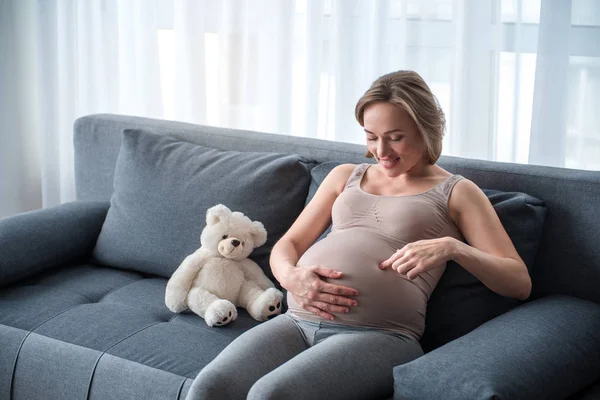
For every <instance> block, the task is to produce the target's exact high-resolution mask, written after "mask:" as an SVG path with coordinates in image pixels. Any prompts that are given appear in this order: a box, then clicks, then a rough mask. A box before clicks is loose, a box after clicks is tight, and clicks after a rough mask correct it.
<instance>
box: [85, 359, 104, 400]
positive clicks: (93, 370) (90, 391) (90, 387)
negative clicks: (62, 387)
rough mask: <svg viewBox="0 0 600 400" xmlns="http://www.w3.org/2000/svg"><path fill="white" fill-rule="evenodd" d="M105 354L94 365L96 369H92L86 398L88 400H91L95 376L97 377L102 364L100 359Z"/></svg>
mask: <svg viewBox="0 0 600 400" xmlns="http://www.w3.org/2000/svg"><path fill="white" fill-rule="evenodd" d="M103 355H104V353H102V354H100V356H99V357H98V358H97V359H96V363H95V364H94V368H92V374H91V375H90V380H89V383H88V388H87V395H86V396H85V398H86V400H90V395H91V394H92V383H93V381H94V376H95V375H96V368H98V364H99V363H100V359H101V358H102V356H103Z"/></svg>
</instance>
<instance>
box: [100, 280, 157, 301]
mask: <svg viewBox="0 0 600 400" xmlns="http://www.w3.org/2000/svg"><path fill="white" fill-rule="evenodd" d="M145 279H148V278H140V279H138V280H136V281H133V282H129V283H128V284H126V285H123V286H121V287H118V288H114V289H113V290H111V291H110V292H108V293H106V294H105V295H104V296H102V297H101V298H100V299H98V301H96V303H100V302H101V301H102V300H104V299H105V298H106V297H107V296H109V295H111V294H113V293H115V292H116V291H118V290H121V289H124V288H126V287H127V286H129V285H133V284H134V283H138V282H140V281H143V280H145Z"/></svg>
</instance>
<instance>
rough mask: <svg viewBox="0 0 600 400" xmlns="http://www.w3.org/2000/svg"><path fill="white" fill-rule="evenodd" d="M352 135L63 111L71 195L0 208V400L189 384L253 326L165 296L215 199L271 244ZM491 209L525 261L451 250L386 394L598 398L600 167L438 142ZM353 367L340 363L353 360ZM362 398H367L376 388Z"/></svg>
mask: <svg viewBox="0 0 600 400" xmlns="http://www.w3.org/2000/svg"><path fill="white" fill-rule="evenodd" d="M364 150H365V148H364V146H360V145H355V144H348V143H337V142H330V141H324V140H318V139H311V138H303V137H294V136H287V135H279V134H269V133H262V132H251V131H243V130H235V129H224V128H216V127H209V126H200V125H194V124H189V123H182V122H174V121H163V120H155V119H148V118H141V117H134V116H124V115H111V114H98V115H89V116H84V117H82V118H79V119H77V120H76V121H75V123H74V151H75V182H76V198H77V200H76V201H73V202H70V203H66V204H62V205H59V206H56V207H51V208H46V209H41V210H36V211H32V212H27V213H23V214H19V215H15V216H11V217H7V218H4V219H2V220H0V255H1V257H0V400H5V399H6V400H8V399H15V400H20V399H23V400H33V399H61V400H62V399H157V400H158V399H161V400H162V399H185V397H186V394H187V393H188V391H189V388H190V385H191V384H192V382H193V379H194V378H195V376H196V375H197V374H198V372H199V371H200V370H201V369H202V368H203V367H204V366H205V365H206V364H207V363H209V362H210V361H211V360H212V359H213V358H214V357H215V356H216V355H217V354H218V353H219V352H220V351H221V350H222V349H223V348H224V347H225V346H227V344H228V343H230V342H231V341H232V340H233V339H235V338H236V337H237V336H239V335H240V334H241V333H243V332H244V331H246V330H247V329H250V328H251V327H253V326H255V325H257V324H258V322H257V321H254V320H253V319H252V318H250V317H249V315H248V314H247V313H246V312H245V311H244V310H240V311H239V315H238V318H237V319H236V320H235V321H233V322H232V323H230V324H228V325H226V326H224V327H218V328H217V327H212V328H211V327H208V326H207V325H206V324H205V323H204V321H203V320H202V319H201V318H200V317H198V316H196V315H194V314H193V313H191V312H189V311H185V312H182V313H179V314H174V313H172V312H170V311H169V310H168V309H167V307H166V306H165V304H164V295H165V286H166V282H167V280H168V279H169V277H170V275H171V274H172V273H173V272H174V271H175V269H176V268H177V267H178V266H179V264H180V262H181V261H182V260H183V259H184V258H185V256H186V255H188V254H190V253H191V252H193V251H194V250H195V249H196V248H197V247H199V236H200V232H201V231H202V229H203V227H204V224H205V215H206V210H207V209H208V208H209V207H210V206H212V205H215V204H218V203H222V204H225V205H227V206H228V207H229V208H231V209H232V210H237V211H241V212H244V213H245V214H246V215H248V216H249V217H250V218H251V219H253V220H259V221H261V222H263V224H264V225H265V228H266V229H267V232H268V239H267V243H266V244H265V245H264V246H262V247H260V248H257V249H255V251H254V252H253V254H252V256H251V258H252V259H253V260H255V261H256V262H257V263H258V264H259V265H260V266H261V267H262V268H263V269H264V271H265V273H267V275H268V276H269V277H270V278H271V279H274V278H273V275H272V273H271V271H270V269H269V265H268V257H269V251H270V249H271V248H272V246H273V245H274V243H275V242H276V241H277V239H278V238H279V237H281V235H283V233H284V232H285V231H286V229H287V228H288V227H289V226H290V225H291V223H292V222H293V221H294V219H295V217H296V216H297V215H298V214H299V213H300V212H301V210H302V208H303V207H304V206H305V204H306V203H307V202H308V201H309V200H310V198H311V197H312V195H313V194H314V192H315V190H316V188H317V187H318V185H319V184H320V182H322V180H323V178H324V176H326V174H327V173H328V172H329V171H330V170H331V169H332V168H333V167H335V166H336V165H338V164H340V163H363V162H372V161H369V160H367V159H365V157H364ZM439 165H441V166H442V167H443V168H445V169H447V170H448V171H450V172H452V173H457V174H461V175H463V176H465V177H466V178H469V179H471V180H472V181H474V182H475V183H476V184H478V185H479V186H480V187H481V188H482V189H483V190H484V192H485V193H486V195H487V196H488V198H489V199H490V201H491V202H492V204H493V205H494V208H495V209H496V211H497V212H498V215H499V216H500V219H501V221H502V223H503V224H504V226H505V228H506V230H507V232H508V233H509V236H510V237H511V239H512V241H513V243H514V244H515V247H516V248H517V250H518V251H519V254H520V255H521V257H522V258H523V260H524V261H525V263H526V264H527V267H528V268H529V271H530V274H531V276H532V282H533V290H532V294H531V296H530V298H529V299H527V300H526V301H518V300H514V299H508V298H504V297H501V296H498V295H496V294H495V293H493V292H491V291H490V290H489V289H487V288H486V287H485V286H483V285H482V284H481V283H480V282H479V281H477V279H475V278H474V277H473V276H471V275H470V274H469V273H467V272H466V271H465V270H464V269H462V268H461V267H460V266H459V265H457V264H454V263H452V262H450V263H448V266H447V269H446V271H445V273H444V275H443V276H442V279H441V281H440V282H439V284H438V287H437V288H436V289H435V290H434V292H433V294H432V296H431V298H430V300H429V305H428V312H427V319H426V328H425V333H424V335H423V338H422V341H421V343H422V346H423V349H424V350H425V354H424V355H423V356H422V357H420V358H418V359H416V360H414V361H411V362H409V363H406V364H403V365H399V366H396V367H394V368H393V370H392V371H390V374H392V376H393V380H394V393H393V395H392V393H390V394H389V396H390V397H391V396H393V398H394V399H461V400H463V399H481V400H483V399H587V400H589V399H595V398H600V305H599V304H600V218H599V217H598V212H600V202H599V200H598V199H600V172H596V171H580V170H572V169H562V168H551V167H543V166H533V165H519V164H512V163H500V162H491V161H482V160H473V159H466V158H458V157H450V156H442V157H441V158H440V160H439ZM349 368H350V366H349ZM374 398H375V397H374Z"/></svg>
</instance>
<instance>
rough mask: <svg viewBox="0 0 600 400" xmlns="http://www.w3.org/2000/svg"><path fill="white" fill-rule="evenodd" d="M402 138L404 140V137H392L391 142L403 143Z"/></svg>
mask: <svg viewBox="0 0 600 400" xmlns="http://www.w3.org/2000/svg"><path fill="white" fill-rule="evenodd" d="M402 138H403V136H391V137H390V140H391V141H392V142H399V141H401V140H402Z"/></svg>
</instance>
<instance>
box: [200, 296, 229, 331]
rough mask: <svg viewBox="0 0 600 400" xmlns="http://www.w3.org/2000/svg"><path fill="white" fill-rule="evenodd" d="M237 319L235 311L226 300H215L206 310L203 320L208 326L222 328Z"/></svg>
mask: <svg viewBox="0 0 600 400" xmlns="http://www.w3.org/2000/svg"><path fill="white" fill-rule="evenodd" d="M236 318H237V309H236V308H235V306H234V305H233V303H232V302H230V301H228V300H216V301H214V302H213V303H212V304H211V305H210V306H208V309H207V310H206V313H205V314H204V320H205V321H206V324H207V325H208V326H224V325H227V324H228V323H230V322H231V321H233V320H234V319H236Z"/></svg>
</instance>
